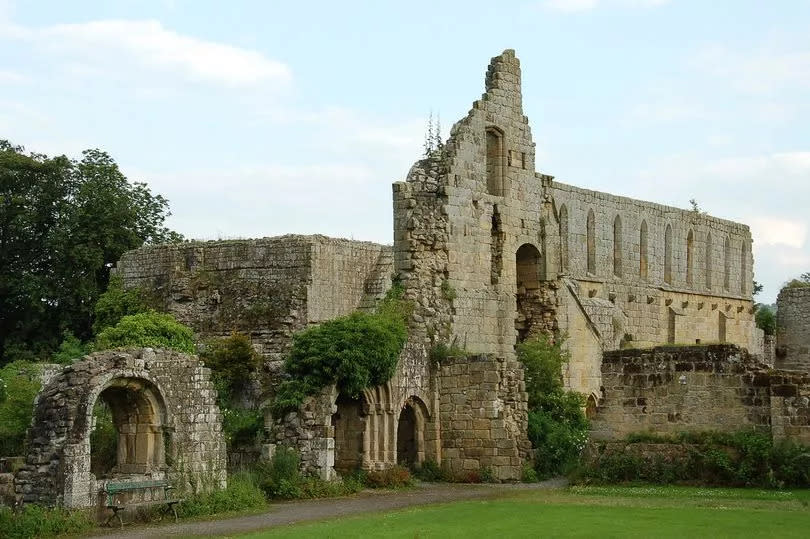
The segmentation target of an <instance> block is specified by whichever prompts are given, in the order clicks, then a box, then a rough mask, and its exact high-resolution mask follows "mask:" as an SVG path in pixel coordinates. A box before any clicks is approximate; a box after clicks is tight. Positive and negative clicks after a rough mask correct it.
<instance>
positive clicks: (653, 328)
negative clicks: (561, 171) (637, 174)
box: [549, 182, 762, 354]
mask: <svg viewBox="0 0 810 539" xmlns="http://www.w3.org/2000/svg"><path fill="white" fill-rule="evenodd" d="M549 192H550V194H551V195H552V196H553V198H554V202H555V205H556V206H557V209H558V215H562V216H563V219H564V220H566V223H565V224H564V225H561V226H560V231H561V233H562V234H563V235H564V237H562V238H561V242H562V244H563V245H564V248H563V252H564V253H565V256H564V257H563V260H561V266H562V272H563V273H565V274H567V275H570V276H571V277H573V278H574V279H575V280H576V281H577V282H578V284H579V287H578V293H579V295H580V296H581V297H588V298H602V299H604V300H609V301H611V302H612V303H614V304H615V305H616V307H617V308H618V309H619V310H620V311H621V312H623V313H624V317H623V319H622V320H617V322H616V325H617V329H618V330H620V331H621V332H622V333H623V334H625V335H627V336H628V337H629V338H632V340H633V342H634V343H635V344H636V345H638V346H653V345H656V344H662V343H667V342H669V343H679V344H694V343H695V342H698V341H699V342H703V343H707V342H728V343H733V344H737V345H739V346H742V347H745V348H748V349H749V350H750V351H751V352H752V353H754V354H761V353H762V351H761V348H762V343H761V342H760V341H758V340H757V339H756V335H755V334H754V333H755V323H754V313H753V301H752V296H751V294H752V285H751V283H752V280H753V274H752V265H753V258H752V255H751V233H750V230H749V229H748V227H747V226H746V225H742V224H739V223H734V222H731V221H726V220H723V219H717V218H715V217H710V216H708V215H705V214H702V213H698V212H694V211H688V210H681V209H678V208H673V207H669V206H663V205H660V204H654V203H651V202H644V201H640V200H634V199H630V198H625V197H620V196H615V195H610V194H607V193H600V192H597V191H590V190H587V189H580V188H577V187H572V186H570V185H565V184H562V183H558V182H554V183H553V184H551V187H550V190H549ZM589 212H593V216H594V227H593V228H594V235H595V238H594V239H595V242H594V245H593V248H594V251H595V252H594V255H595V264H594V267H593V272H589V271H588V264H587V258H588V253H587V251H588V240H587V221H588V213H589ZM617 219H618V220H619V223H620V224H619V225H618V230H619V232H618V235H619V238H620V241H621V243H620V245H619V246H618V247H619V253H620V254H619V259H620V266H619V272H618V274H617V273H616V272H615V268H614V258H615V256H616V250H615V248H616V245H615V242H614V225H615V224H616V222H617ZM643 224H644V225H646V228H645V230H646V238H645V240H644V243H646V257H642V252H643V249H642V237H641V236H642V233H641V230H642V227H643ZM667 226H669V227H670V229H671V231H672V232H671V255H670V256H671V278H670V279H669V282H666V280H665V253H666V249H665V235H666V234H665V232H666V228H667ZM690 232H691V234H692V236H691V240H689V234H690ZM727 240H728V250H727V249H726V241H727ZM690 246H691V247H690ZM687 252H691V254H689V255H687ZM642 258H645V263H644V264H643V266H644V268H646V269H644V270H643V269H642ZM687 261H689V263H690V264H691V269H689V270H688V271H687ZM726 273H728V281H726ZM619 341H620V339H613V340H608V341H606V342H605V349H607V350H612V349H616V348H618V345H619Z"/></svg>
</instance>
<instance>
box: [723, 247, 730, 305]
mask: <svg viewBox="0 0 810 539" xmlns="http://www.w3.org/2000/svg"><path fill="white" fill-rule="evenodd" d="M730 288H731V240H730V239H729V237H728V236H726V241H725V245H724V248H723V290H724V291H726V292H728V291H729V289H730Z"/></svg>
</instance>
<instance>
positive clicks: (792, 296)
mask: <svg viewBox="0 0 810 539" xmlns="http://www.w3.org/2000/svg"><path fill="white" fill-rule="evenodd" d="M775 359H776V365H775V366H776V367H777V368H779V369H790V370H797V371H802V372H810V287H797V288H783V289H782V290H781V291H780V292H779V297H778V298H777V299H776V358H775Z"/></svg>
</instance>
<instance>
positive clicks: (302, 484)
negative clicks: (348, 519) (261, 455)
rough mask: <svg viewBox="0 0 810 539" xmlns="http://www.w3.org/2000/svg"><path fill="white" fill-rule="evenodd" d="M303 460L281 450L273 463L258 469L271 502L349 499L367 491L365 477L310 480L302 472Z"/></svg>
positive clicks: (270, 462)
mask: <svg viewBox="0 0 810 539" xmlns="http://www.w3.org/2000/svg"><path fill="white" fill-rule="evenodd" d="M300 463H301V459H300V458H299V456H298V453H297V452H296V451H295V450H294V449H292V448H288V447H283V446H279V447H278V448H276V453H275V454H274V455H273V458H271V459H270V460H269V461H261V462H260V463H259V464H258V465H257V466H256V475H257V477H258V482H259V486H260V487H261V489H262V490H263V491H264V493H265V494H266V495H267V497H269V498H279V499H284V500H294V499H301V498H330V497H335V496H346V495H348V494H354V493H355V492H359V491H360V490H362V488H363V482H362V479H361V476H359V475H358V476H354V477H351V476H350V477H347V478H344V479H342V480H338V481H324V480H322V479H320V478H318V477H307V476H304V475H302V474H301V472H300V471H299V465H300Z"/></svg>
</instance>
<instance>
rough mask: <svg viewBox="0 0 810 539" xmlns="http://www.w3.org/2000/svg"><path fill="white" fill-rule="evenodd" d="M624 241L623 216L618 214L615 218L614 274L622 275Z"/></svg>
mask: <svg viewBox="0 0 810 539" xmlns="http://www.w3.org/2000/svg"><path fill="white" fill-rule="evenodd" d="M623 243H624V242H623V241H622V216H621V215H619V214H616V217H615V218H614V219H613V275H614V276H616V277H622V275H623V271H622V258H623Z"/></svg>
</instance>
